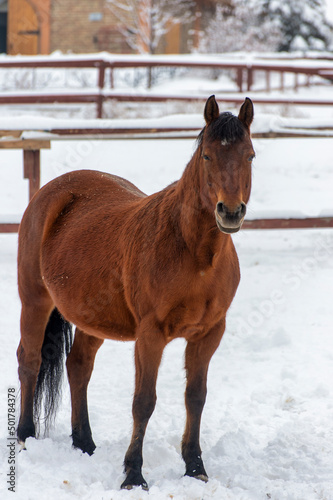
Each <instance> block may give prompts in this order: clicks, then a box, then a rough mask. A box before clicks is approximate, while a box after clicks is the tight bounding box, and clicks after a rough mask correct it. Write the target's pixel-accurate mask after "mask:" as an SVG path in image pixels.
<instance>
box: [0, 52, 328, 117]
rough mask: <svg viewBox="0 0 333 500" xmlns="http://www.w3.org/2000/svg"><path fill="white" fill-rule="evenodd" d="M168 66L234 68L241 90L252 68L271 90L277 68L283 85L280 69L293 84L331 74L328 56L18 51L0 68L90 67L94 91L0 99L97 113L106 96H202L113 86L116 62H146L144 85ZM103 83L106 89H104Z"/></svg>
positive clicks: (15, 95) (7, 95) (140, 99)
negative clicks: (90, 107)
mask: <svg viewBox="0 0 333 500" xmlns="http://www.w3.org/2000/svg"><path fill="white" fill-rule="evenodd" d="M160 67H170V68H192V69H194V68H208V69H215V70H231V71H233V72H234V74H235V81H236V84H237V87H238V91H239V92H240V93H242V92H243V91H244V90H246V91H247V92H251V91H252V90H253V83H254V76H255V73H256V72H258V71H260V72H262V71H264V72H265V73H266V80H265V81H266V91H267V92H269V91H270V90H271V74H272V72H278V73H279V74H280V75H281V76H280V90H282V91H283V90H284V88H285V81H284V76H285V74H286V73H292V74H294V89H295V91H296V90H297V89H298V87H299V79H298V75H300V74H303V75H307V77H308V79H309V78H310V77H311V76H314V75H317V76H320V77H322V78H326V79H327V78H328V79H333V62H332V61H329V60H313V59H310V60H295V61H290V60H288V61H287V62H286V61H285V60H275V61H272V60H269V61H268V60H256V59H247V60H246V59H238V60H236V59H232V58H224V59H223V58H222V57H217V56H215V57H213V56H209V55H207V56H205V57H198V56H197V57H191V56H177V57H173V56H149V57H144V56H119V57H116V56H113V55H101V56H98V57H97V56H96V57H69V56H68V57H67V56H66V57H65V56H64V57H61V58H53V57H48V58H47V57H42V56H40V57H30V58H29V57H19V58H15V57H13V58H10V57H8V58H6V59H0V69H1V68H3V69H7V68H21V69H23V68H30V69H38V68H67V69H75V68H78V69H83V68H87V69H88V68H94V69H96V71H97V91H95V92H81V93H80V92H76V93H74V92H73V93H69V92H67V93H39V94H37V93H35V92H29V93H28V92H26V91H25V92H24V93H19V92H17V93H9V92H6V93H5V92H3V93H2V94H0V104H37V103H44V104H45V103H56V102H59V103H73V104H75V103H89V102H91V103H95V104H96V115H97V117H98V118H101V117H102V116H103V102H104V101H106V100H109V99H114V100H118V101H131V102H143V101H145V102H146V101H150V102H162V101H167V100H184V101H194V100H203V99H205V98H206V97H207V96H202V95H196V96H192V95H190V96H175V95H156V94H152V93H148V92H147V93H146V94H138V93H137V94H133V93H130V92H128V93H117V92H114V91H113V89H114V72H115V70H116V69H119V68H146V69H147V88H150V87H151V82H152V79H151V75H152V70H153V68H160ZM106 70H108V71H109V74H110V81H109V85H108V86H107V85H106ZM108 88H111V89H112V90H111V91H110V90H109V91H108ZM219 99H221V101H224V102H232V103H239V102H240V99H242V97H240V95H238V96H237V95H236V94H235V95H233V96H230V95H229V96H228V94H223V95H221V96H219ZM257 100H258V102H260V103H262V104H302V105H310V104H312V105H326V106H327V105H332V104H333V101H332V100H325V101H321V100H319V99H318V100H316V99H312V100H304V99H303V100H302V99H297V98H286V99H278V98H276V99H274V98H263V97H259V96H258V98H257Z"/></svg>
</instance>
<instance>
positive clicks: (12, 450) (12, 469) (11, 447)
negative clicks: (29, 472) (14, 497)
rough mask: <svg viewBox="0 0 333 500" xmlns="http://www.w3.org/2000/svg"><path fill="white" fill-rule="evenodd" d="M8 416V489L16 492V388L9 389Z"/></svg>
mask: <svg viewBox="0 0 333 500" xmlns="http://www.w3.org/2000/svg"><path fill="white" fill-rule="evenodd" d="M7 394H8V401H7V414H8V429H7V436H8V437H7V451H8V459H7V463H8V469H7V474H6V478H7V489H8V491H13V492H15V491H16V472H17V471H16V425H15V423H16V419H15V410H16V390H15V388H14V387H9V388H8V392H7Z"/></svg>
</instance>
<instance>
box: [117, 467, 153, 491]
mask: <svg viewBox="0 0 333 500" xmlns="http://www.w3.org/2000/svg"><path fill="white" fill-rule="evenodd" d="M136 486H141V488H142V489H143V490H144V491H148V490H149V488H148V484H147V482H146V481H145V479H144V478H143V476H142V474H141V472H136V471H134V470H133V469H131V470H129V471H128V473H127V477H126V479H125V481H124V482H123V483H122V485H121V486H120V488H121V489H122V490H131V489H133V488H134V487H136Z"/></svg>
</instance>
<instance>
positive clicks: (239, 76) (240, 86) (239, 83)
mask: <svg viewBox="0 0 333 500" xmlns="http://www.w3.org/2000/svg"><path fill="white" fill-rule="evenodd" d="M237 86H238V89H239V92H243V68H237Z"/></svg>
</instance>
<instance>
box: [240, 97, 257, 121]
mask: <svg viewBox="0 0 333 500" xmlns="http://www.w3.org/2000/svg"><path fill="white" fill-rule="evenodd" d="M253 115H254V112H253V103H252V101H251V99H249V98H248V97H246V98H245V101H244V102H243V104H242V106H241V109H240V110H239V114H238V118H239V120H240V121H241V122H242V123H243V124H244V125H245V127H246V128H250V125H251V123H252V121H253Z"/></svg>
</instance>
